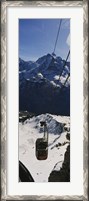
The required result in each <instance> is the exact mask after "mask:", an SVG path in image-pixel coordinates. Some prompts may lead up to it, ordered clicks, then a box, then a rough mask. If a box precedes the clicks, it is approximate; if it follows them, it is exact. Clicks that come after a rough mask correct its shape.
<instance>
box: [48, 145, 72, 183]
mask: <svg viewBox="0 0 89 201" xmlns="http://www.w3.org/2000/svg"><path fill="white" fill-rule="evenodd" d="M48 181H49V182H70V145H68V147H67V151H66V153H65V157H64V162H63V165H62V168H61V169H60V171H52V172H51V174H50V176H49V178H48Z"/></svg>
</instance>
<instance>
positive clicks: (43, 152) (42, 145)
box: [36, 121, 48, 160]
mask: <svg viewBox="0 0 89 201" xmlns="http://www.w3.org/2000/svg"><path fill="white" fill-rule="evenodd" d="M40 125H41V127H42V128H43V132H44V135H43V138H38V139H37V140H36V157H37V159H38V160H46V159H47V157H48V129H47V124H46V122H45V121H41V122H40Z"/></svg>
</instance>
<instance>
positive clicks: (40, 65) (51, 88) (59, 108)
mask: <svg viewBox="0 0 89 201" xmlns="http://www.w3.org/2000/svg"><path fill="white" fill-rule="evenodd" d="M64 63H65V61H64V60H62V58H61V57H56V56H55V57H54V56H53V55H51V54H47V55H45V56H43V57H41V58H39V59H38V60H37V61H36V62H34V63H31V64H30V65H29V67H27V63H26V66H24V65H23V61H20V64H19V108H20V110H28V111H31V112H34V113H36V114H41V113H47V112H49V113H53V114H61V115H69V114H70V79H68V80H67V82H66V84H65V86H63V84H64V82H65V80H66V78H67V76H68V74H69V72H70V62H67V63H66V66H65V68H64V71H63V73H62V76H61V77H60V76H59V75H60V73H61V72H62V69H63V66H64ZM59 77H60V79H59Z"/></svg>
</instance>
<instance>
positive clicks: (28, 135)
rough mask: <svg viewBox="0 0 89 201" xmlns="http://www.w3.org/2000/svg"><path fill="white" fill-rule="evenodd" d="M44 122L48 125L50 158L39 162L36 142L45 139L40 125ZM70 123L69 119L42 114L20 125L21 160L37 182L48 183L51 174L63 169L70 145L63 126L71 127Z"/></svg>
mask: <svg viewBox="0 0 89 201" xmlns="http://www.w3.org/2000/svg"><path fill="white" fill-rule="evenodd" d="M42 120H46V121H47V125H48V133H49V139H48V158H47V159H46V160H41V161H39V160H37V158H36V155H35V142H36V140H37V138H41V137H43V133H42V132H41V130H40V124H39V123H40V121H42ZM69 121H70V118H69V117H62V116H57V115H50V114H44V115H43V114H42V115H39V116H37V117H33V118H31V119H30V120H26V121H25V122H24V124H22V123H19V160H20V161H21V162H22V163H23V164H24V165H25V166H26V167H27V168H28V170H29V171H30V173H31V175H32V177H33V178H34V180H35V182H48V177H49V175H50V173H51V172H52V171H53V170H54V169H55V170H56V171H59V170H60V168H61V167H62V163H63V161H64V154H65V151H66V148H67V146H68V144H69V140H67V138H66V134H67V132H64V130H63V126H64V124H66V125H69ZM56 124H57V125H56ZM57 126H58V128H57ZM58 131H59V134H58V133H57V134H56V132H58ZM60 145H61V146H60Z"/></svg>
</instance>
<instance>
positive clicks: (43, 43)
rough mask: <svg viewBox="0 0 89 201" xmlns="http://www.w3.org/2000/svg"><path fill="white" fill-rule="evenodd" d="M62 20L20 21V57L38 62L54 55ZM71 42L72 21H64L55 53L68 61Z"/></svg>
mask: <svg viewBox="0 0 89 201" xmlns="http://www.w3.org/2000/svg"><path fill="white" fill-rule="evenodd" d="M59 23H60V19H19V57H20V58H21V59H23V60H25V61H36V60H37V59H38V58H39V57H41V56H43V55H46V54H48V53H50V54H51V53H52V52H53V49H54V44H55V40H56V36H57V32H58V27H59ZM69 40H70V19H62V23H61V29H60V33H59V38H58V42H57V46H56V50H55V53H56V55H57V56H61V57H62V59H66V56H67V53H68V50H69V49H70V47H69Z"/></svg>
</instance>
